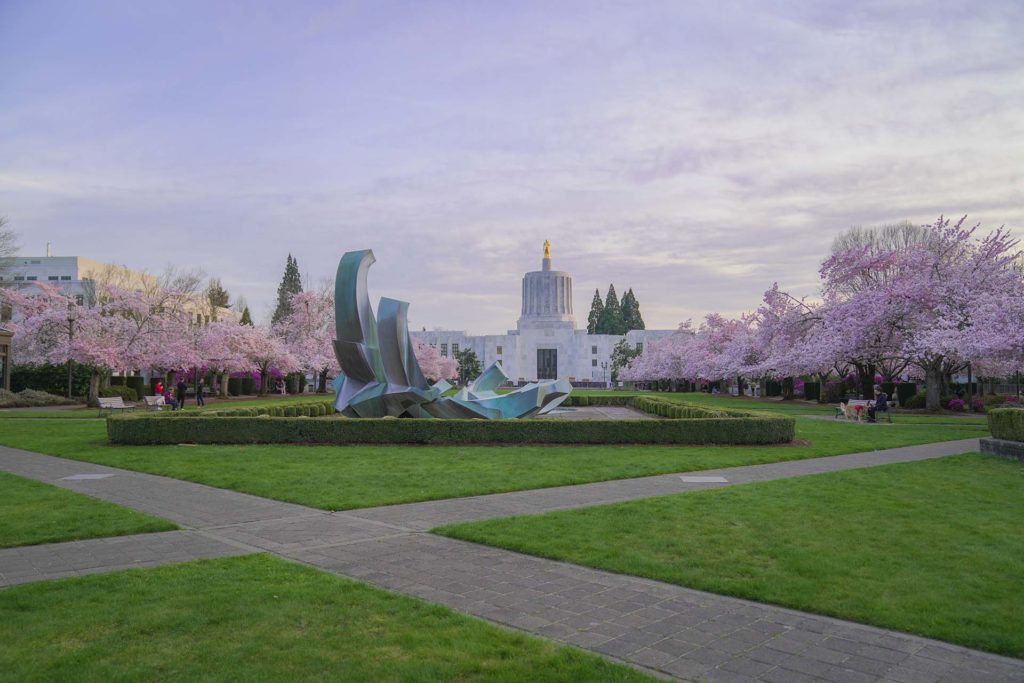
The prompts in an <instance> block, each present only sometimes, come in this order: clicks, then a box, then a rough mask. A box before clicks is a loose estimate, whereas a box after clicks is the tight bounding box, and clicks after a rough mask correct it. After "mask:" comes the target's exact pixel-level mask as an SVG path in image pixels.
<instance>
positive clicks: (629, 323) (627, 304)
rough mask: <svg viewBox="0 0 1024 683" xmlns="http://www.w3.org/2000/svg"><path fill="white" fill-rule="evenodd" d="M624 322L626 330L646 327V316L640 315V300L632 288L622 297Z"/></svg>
mask: <svg viewBox="0 0 1024 683" xmlns="http://www.w3.org/2000/svg"><path fill="white" fill-rule="evenodd" d="M622 324H623V325H624V326H625V329H626V332H629V331H630V330H642V329H645V326H644V318H643V316H642V315H640V302H639V301H637V300H636V295H634V294H633V290H632V289H630V290H629V291H627V292H626V293H625V295H624V296H623V297H622Z"/></svg>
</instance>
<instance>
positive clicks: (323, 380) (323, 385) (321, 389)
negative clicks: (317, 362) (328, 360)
mask: <svg viewBox="0 0 1024 683" xmlns="http://www.w3.org/2000/svg"><path fill="white" fill-rule="evenodd" d="M316 393H318V394H326V393H327V370H321V371H320V373H319V386H318V387H317V390H316Z"/></svg>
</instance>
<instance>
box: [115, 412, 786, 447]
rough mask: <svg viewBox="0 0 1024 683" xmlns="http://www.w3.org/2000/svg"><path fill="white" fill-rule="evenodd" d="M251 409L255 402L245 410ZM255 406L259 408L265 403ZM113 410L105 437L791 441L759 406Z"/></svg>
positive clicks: (154, 440)
mask: <svg viewBox="0 0 1024 683" xmlns="http://www.w3.org/2000/svg"><path fill="white" fill-rule="evenodd" d="M253 410H256V409H253ZM262 410H266V409H265V408H264V409H262ZM263 415H264V416H262V417H253V416H246V417H223V416H211V415H210V414H209V413H201V414H196V413H179V414H178V415H176V416H174V417H164V416H161V415H159V414H154V415H149V414H144V415H116V416H112V417H111V418H109V419H108V420H107V434H108V437H109V438H110V441H111V442H112V443H121V444H175V443H333V444H394V443H404V444H513V445H515V444H527V443H543V444H631V443H661V444H766V443H786V442H788V441H792V440H793V436H794V432H795V425H796V421H795V420H794V419H793V418H791V417H787V416H784V415H774V414H768V413H762V414H758V415H750V416H748V417H744V418H735V417H728V418H696V419H675V420H654V421H652V420H435V419H401V420H400V419H394V418H391V419H389V418H379V419H377V418H367V419H345V418H329V419H322V420H309V419H304V418H287V417H284V418H272V417H267V416H266V413H264V414H263Z"/></svg>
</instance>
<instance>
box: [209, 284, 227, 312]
mask: <svg viewBox="0 0 1024 683" xmlns="http://www.w3.org/2000/svg"><path fill="white" fill-rule="evenodd" d="M206 298H207V300H208V301H209V302H210V308H212V309H214V310H216V309H218V308H228V307H229V306H230V301H231V297H230V296H229V295H228V290H226V289H224V287H223V286H221V284H220V278H219V277H211V278H210V283H209V284H208V285H207V286H206Z"/></svg>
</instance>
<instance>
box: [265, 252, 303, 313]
mask: <svg viewBox="0 0 1024 683" xmlns="http://www.w3.org/2000/svg"><path fill="white" fill-rule="evenodd" d="M301 292H302V276H301V275H299V262H298V261H297V260H296V259H293V258H292V255H291V254H288V261H287V262H286V263H285V266H284V277H282V278H281V284H280V285H278V286H277V308H276V309H274V315H273V316H272V317H271V318H270V322H271V323H272V324H273V323H277V322H279V321H281V320H283V319H284V318H286V317H288V316H289V315H290V314H291V312H292V305H291V303H290V302H289V301H288V297H289V296H290V295H292V294H299V293H301Z"/></svg>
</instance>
